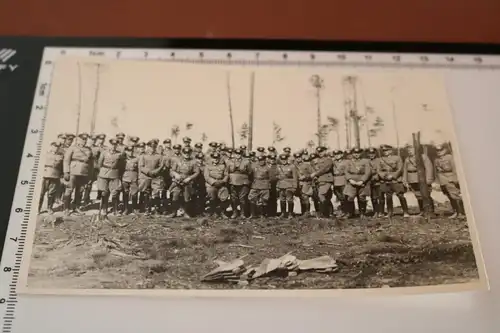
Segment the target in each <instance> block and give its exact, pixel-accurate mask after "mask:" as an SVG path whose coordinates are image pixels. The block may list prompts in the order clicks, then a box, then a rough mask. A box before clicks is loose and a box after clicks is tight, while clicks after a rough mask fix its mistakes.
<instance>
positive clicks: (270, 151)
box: [267, 146, 277, 156]
mask: <svg viewBox="0 0 500 333" xmlns="http://www.w3.org/2000/svg"><path fill="white" fill-rule="evenodd" d="M267 151H268V155H275V156H276V155H277V152H276V148H274V147H273V146H269V147H267Z"/></svg>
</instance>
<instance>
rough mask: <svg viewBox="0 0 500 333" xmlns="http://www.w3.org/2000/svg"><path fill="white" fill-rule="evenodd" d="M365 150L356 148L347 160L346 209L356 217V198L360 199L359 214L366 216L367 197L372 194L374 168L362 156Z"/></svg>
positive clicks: (351, 215) (350, 215)
mask: <svg viewBox="0 0 500 333" xmlns="http://www.w3.org/2000/svg"><path fill="white" fill-rule="evenodd" d="M362 153H363V151H362V150H361V149H360V148H354V149H353V150H352V153H351V159H350V160H348V161H346V167H345V178H346V184H345V187H344V195H345V196H346V197H347V201H346V210H347V212H348V213H349V217H354V215H355V208H354V199H356V198H357V199H358V208H359V215H360V216H361V217H364V216H365V214H366V197H367V196H369V195H370V177H371V175H372V170H371V167H370V162H369V161H368V160H367V159H364V158H361V154H362Z"/></svg>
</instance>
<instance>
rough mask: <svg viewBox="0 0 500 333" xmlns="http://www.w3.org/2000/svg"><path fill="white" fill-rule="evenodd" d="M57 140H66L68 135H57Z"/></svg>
mask: <svg viewBox="0 0 500 333" xmlns="http://www.w3.org/2000/svg"><path fill="white" fill-rule="evenodd" d="M57 138H58V139H66V134H64V133H59V134H57Z"/></svg>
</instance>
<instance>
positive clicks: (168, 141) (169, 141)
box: [163, 138, 172, 144]
mask: <svg viewBox="0 0 500 333" xmlns="http://www.w3.org/2000/svg"><path fill="white" fill-rule="evenodd" d="M166 143H172V140H170V139H168V138H167V139H165V140H163V144H166Z"/></svg>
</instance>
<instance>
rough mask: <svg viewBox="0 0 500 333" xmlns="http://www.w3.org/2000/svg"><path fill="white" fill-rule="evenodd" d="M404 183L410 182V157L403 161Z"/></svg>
mask: <svg viewBox="0 0 500 333" xmlns="http://www.w3.org/2000/svg"><path fill="white" fill-rule="evenodd" d="M403 183H404V184H407V183H408V159H406V160H405V161H404V162H403Z"/></svg>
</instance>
